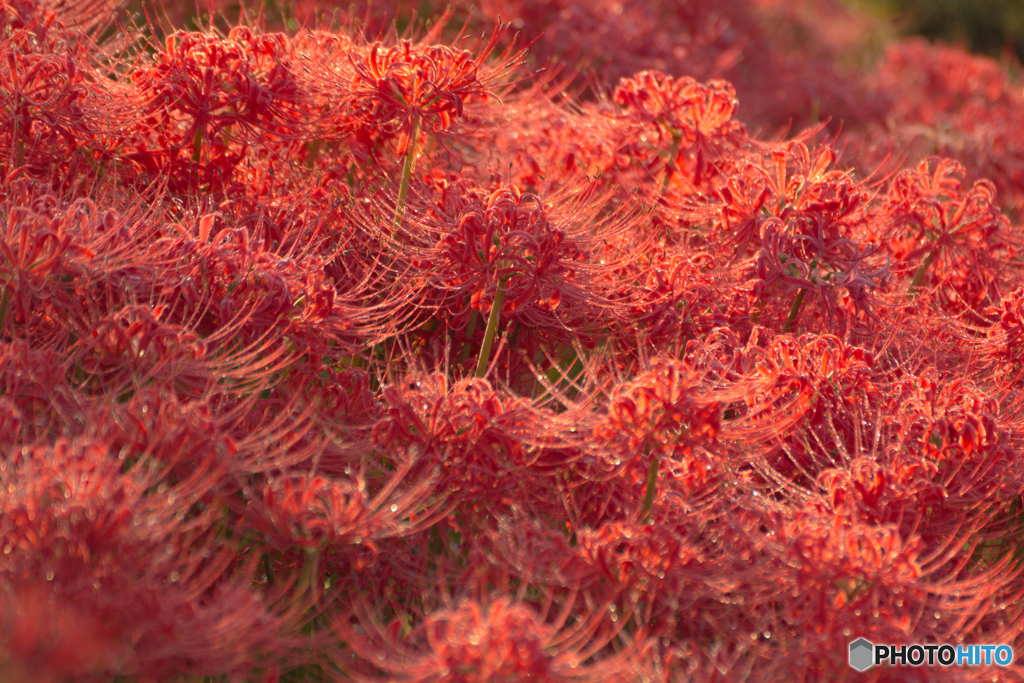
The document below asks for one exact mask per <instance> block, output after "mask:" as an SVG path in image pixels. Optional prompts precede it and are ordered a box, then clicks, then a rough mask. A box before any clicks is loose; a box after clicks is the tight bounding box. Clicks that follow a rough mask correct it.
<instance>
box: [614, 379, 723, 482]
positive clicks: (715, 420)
mask: <svg viewBox="0 0 1024 683" xmlns="http://www.w3.org/2000/svg"><path fill="white" fill-rule="evenodd" d="M701 379H702V374H701V372H700V370H698V369H696V368H692V367H690V366H689V365H688V364H686V363H680V362H678V361H675V362H673V361H661V362H657V361H655V362H654V363H652V366H651V368H650V369H649V370H647V371H646V372H644V373H643V374H641V375H639V376H637V377H636V378H635V379H634V380H633V381H632V382H629V383H626V384H624V385H621V386H620V387H618V388H617V390H616V391H615V393H614V394H613V395H612V396H611V397H609V402H608V415H607V417H606V418H605V420H604V421H603V422H604V424H600V425H598V426H596V427H595V431H594V436H595V442H596V443H598V444H602V446H601V448H606V449H607V453H608V456H607V457H609V458H611V457H612V454H615V458H614V460H619V461H620V462H624V463H625V464H626V465H627V466H628V465H629V464H630V463H631V462H632V461H633V460H634V459H636V458H643V460H644V462H643V463H642V465H641V466H642V467H643V468H644V469H646V467H647V465H648V461H649V458H660V457H669V458H678V459H684V458H686V457H688V456H690V455H691V454H692V453H693V451H694V449H695V447H697V446H701V445H710V444H713V443H714V442H715V439H716V438H717V436H718V432H719V430H720V429H721V410H722V404H721V402H719V401H717V400H715V397H714V396H713V394H712V392H710V391H709V390H708V389H707V388H706V387H705V386H702V383H701ZM614 460H613V463H614V464H615V465H616V466H618V465H619V462H614ZM702 474H703V472H702V468H699V467H698V468H695V475H696V476H697V479H696V480H694V481H692V482H688V483H689V484H690V485H692V486H693V487H694V488H700V487H701V485H702V484H704V483H705V482H704V481H703V479H702Z"/></svg>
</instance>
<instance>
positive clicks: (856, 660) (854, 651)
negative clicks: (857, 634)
mask: <svg viewBox="0 0 1024 683" xmlns="http://www.w3.org/2000/svg"><path fill="white" fill-rule="evenodd" d="M874 654H875V646H874V645H872V644H871V642H870V641H868V640H867V639H865V638H858V639H857V640H855V641H853V642H852V643H850V666H852V667H853V668H854V669H856V670H857V671H867V670H868V669H870V668H871V660H873V659H874Z"/></svg>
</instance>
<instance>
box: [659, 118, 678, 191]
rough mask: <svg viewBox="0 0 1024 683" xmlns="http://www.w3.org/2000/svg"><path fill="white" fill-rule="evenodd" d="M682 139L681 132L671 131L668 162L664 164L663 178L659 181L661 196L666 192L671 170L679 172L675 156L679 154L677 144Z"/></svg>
mask: <svg viewBox="0 0 1024 683" xmlns="http://www.w3.org/2000/svg"><path fill="white" fill-rule="evenodd" d="M682 140H683V135H682V133H677V132H675V131H673V132H672V151H670V152H669V158H668V163H666V164H665V179H664V180H662V181H661V195H662V196H665V193H666V192H668V181H669V178H671V177H672V171H673V170H675V171H676V172H677V173H678V172H679V166H677V165H676V157H677V156H679V144H680V143H681V142H682Z"/></svg>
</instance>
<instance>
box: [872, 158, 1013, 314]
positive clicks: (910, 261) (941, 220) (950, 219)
mask: <svg viewBox="0 0 1024 683" xmlns="http://www.w3.org/2000/svg"><path fill="white" fill-rule="evenodd" d="M962 177H963V167H962V166H960V165H959V164H958V163H957V162H955V161H952V160H950V159H929V160H925V161H922V162H921V163H920V164H919V165H918V167H917V168H916V169H914V170H908V171H904V172H902V173H900V174H899V175H898V176H897V177H896V178H894V179H893V181H892V183H891V185H890V188H889V192H888V195H887V197H886V199H885V202H884V203H883V205H882V207H881V209H880V212H881V218H880V219H879V221H878V223H877V225H878V226H879V238H880V239H881V240H883V244H884V245H885V246H886V248H887V249H888V250H889V251H890V253H891V254H892V256H893V260H894V261H896V262H897V263H898V264H899V269H898V271H897V272H899V273H901V274H908V273H910V272H911V271H913V279H912V280H911V281H910V284H909V291H910V292H911V293H913V294H916V293H917V291H918V288H919V287H922V285H925V284H927V285H928V287H927V288H926V289H925V291H929V292H931V293H932V294H933V295H934V296H935V297H936V298H937V300H938V302H939V303H940V305H942V306H943V307H945V308H946V309H948V310H950V311H951V312H958V311H961V310H964V309H967V310H973V311H981V310H983V307H984V304H987V303H994V302H996V301H998V300H999V291H998V286H997V284H996V283H997V282H998V281H999V279H1000V277H1001V276H1002V273H1003V271H1004V270H1006V269H1007V268H1008V267H1009V261H1010V259H1012V258H1013V257H1015V256H1016V254H1017V252H1018V250H1019V248H1020V243H1019V240H1018V239H1017V238H1016V237H1015V236H1014V235H1013V234H1012V233H1011V232H1010V230H1009V221H1008V220H1007V218H1006V217H1005V216H1003V215H1001V214H1000V212H999V207H998V206H996V204H995V188H994V186H993V185H992V184H991V183H990V182H988V181H978V182H976V183H975V184H974V185H973V186H972V187H971V188H970V189H969V190H967V189H965V188H964V187H963V186H962V184H961V178H962ZM933 264H934V265H933Z"/></svg>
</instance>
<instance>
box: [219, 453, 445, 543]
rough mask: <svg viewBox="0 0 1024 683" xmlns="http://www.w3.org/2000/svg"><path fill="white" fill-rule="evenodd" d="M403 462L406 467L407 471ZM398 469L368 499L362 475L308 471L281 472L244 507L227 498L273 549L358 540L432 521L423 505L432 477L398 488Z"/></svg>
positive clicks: (408, 530) (397, 533) (381, 536)
mask: <svg viewBox="0 0 1024 683" xmlns="http://www.w3.org/2000/svg"><path fill="white" fill-rule="evenodd" d="M407 470H408V467H406V471H407ZM403 474H404V472H403V471H399V472H397V473H395V474H394V475H393V476H392V479H391V481H390V482H389V483H388V484H387V485H386V486H385V487H384V488H383V489H382V490H380V491H379V492H377V494H376V495H375V496H374V497H373V498H372V499H371V498H370V496H369V494H368V493H367V490H366V484H365V482H364V481H362V479H361V478H357V479H356V481H354V482H353V481H349V480H342V479H338V478H334V477H326V476H312V475H298V474H294V475H281V476H278V477H275V478H274V479H273V481H272V482H270V483H268V484H266V486H264V488H263V496H262V500H259V501H258V502H256V501H253V502H252V503H251V505H250V506H249V507H246V508H242V507H241V506H239V505H237V504H235V503H232V502H229V505H231V506H232V507H234V508H237V512H238V514H239V515H240V518H241V520H242V524H243V525H244V527H245V528H247V529H253V530H256V531H258V532H260V533H263V534H265V535H266V538H267V542H268V543H269V544H270V545H271V546H272V547H274V548H278V549H289V548H301V549H304V550H318V549H319V550H323V549H325V548H326V547H327V546H329V545H335V544H337V545H342V546H343V545H347V544H350V543H354V544H355V545H360V544H363V543H366V544H368V545H369V546H370V547H373V544H374V542H375V541H379V540H380V539H384V538H389V537H392V536H401V535H405V534H408V533H411V532H412V531H413V530H414V528H415V526H416V524H410V523H409V522H408V521H405V520H406V518H407V517H409V515H410V513H412V514H414V516H416V517H418V518H419V520H420V521H419V524H421V525H422V524H424V523H428V524H429V522H430V520H431V514H432V513H431V512H430V511H429V510H428V507H425V504H426V503H427V501H428V499H429V498H430V497H431V495H432V494H433V482H430V481H429V480H425V481H423V482H420V483H417V484H416V485H415V486H413V487H411V488H409V489H408V490H405V491H403V490H400V489H398V485H399V484H400V483H401V480H402V478H403Z"/></svg>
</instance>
